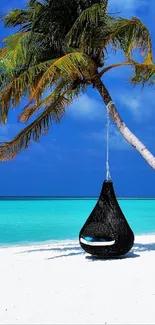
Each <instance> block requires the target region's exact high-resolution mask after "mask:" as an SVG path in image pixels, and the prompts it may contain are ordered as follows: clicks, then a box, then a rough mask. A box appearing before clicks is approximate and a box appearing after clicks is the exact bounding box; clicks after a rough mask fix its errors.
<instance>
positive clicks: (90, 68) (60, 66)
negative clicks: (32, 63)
mask: <svg viewBox="0 0 155 325" xmlns="http://www.w3.org/2000/svg"><path fill="white" fill-rule="evenodd" d="M94 71H96V66H95V64H94V62H93V60H91V58H89V57H88V56H86V55H85V54H83V53H80V52H73V53H69V54H66V55H65V56H63V57H61V58H59V59H58V60H56V61H55V62H54V63H53V64H52V65H51V66H50V67H49V68H48V69H47V71H46V72H45V73H44V75H43V76H42V78H41V79H40V81H39V82H38V85H37V87H36V88H35V90H34V92H32V94H31V97H30V100H32V99H36V100H37V101H38V100H39V98H40V97H41V95H42V94H43V92H44V91H45V89H46V88H47V86H49V85H51V86H52V85H53V84H55V83H56V82H57V81H58V80H59V79H60V78H61V79H63V80H64V81H65V80H68V79H70V80H73V81H75V80H77V79H81V80H83V79H85V78H86V79H87V78H91V75H94Z"/></svg>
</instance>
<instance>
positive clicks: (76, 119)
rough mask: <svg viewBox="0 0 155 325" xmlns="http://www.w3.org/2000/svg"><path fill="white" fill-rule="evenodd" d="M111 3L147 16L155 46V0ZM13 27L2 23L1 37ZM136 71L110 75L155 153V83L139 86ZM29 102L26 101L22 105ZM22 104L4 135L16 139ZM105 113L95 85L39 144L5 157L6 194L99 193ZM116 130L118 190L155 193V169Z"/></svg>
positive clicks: (122, 108) (6, 4) (124, 111)
mask: <svg viewBox="0 0 155 325" xmlns="http://www.w3.org/2000/svg"><path fill="white" fill-rule="evenodd" d="M2 3H3V4H1V9H0V11H1V12H2V13H4V12H7V11H8V10H10V9H11V8H18V7H22V6H24V3H25V1H23V0H20V1H19V0H5V1H2ZM118 3H119V4H118ZM109 4H110V9H109V11H110V12H116V11H121V15H122V16H125V17H131V16H137V17H139V18H141V19H142V20H143V22H144V23H145V24H146V25H147V26H148V28H149V29H150V32H151V36H152V40H153V48H154V49H155V30H154V12H155V1H153V0H152V1H148V0H119V1H118V0H110V1H109ZM122 8H123V9H122ZM11 32H12V31H11V30H10V29H4V28H3V25H2V24H0V38H1V39H3V38H4V37H6V36H7V35H9V34H10V33H11ZM121 58H122V57H121V54H120V53H119V54H118V55H117V56H115V57H114V56H113V57H110V58H108V57H107V59H108V60H109V63H112V62H120V60H121ZM130 74H131V72H130V69H129V68H128V67H126V68H118V69H115V70H114V71H113V72H108V74H107V76H106V77H105V80H104V81H105V84H106V85H107V87H108V88H109V90H110V92H111V95H112V98H113V100H114V101H115V103H116V106H117V108H118V110H119V112H120V114H121V115H122V117H123V119H124V121H125V122H126V124H127V125H128V126H129V128H131V130H132V131H133V132H134V133H135V134H136V135H137V136H138V137H139V138H140V139H141V140H142V141H143V142H144V143H145V144H146V145H147V146H148V148H149V149H150V150H151V152H152V153H153V154H155V123H154V122H155V100H154V98H155V88H154V89H153V88H148V87H145V88H144V90H143V91H142V90H141V88H140V87H138V88H133V87H132V86H131V85H130V84H129V77H130ZM23 105H24V101H23V103H22V105H21V108H22V107H23ZM19 109H20V108H16V109H15V110H14V111H12V112H11V113H10V115H9V120H8V124H7V125H6V126H5V127H0V141H7V140H10V139H11V138H12V137H13V136H14V135H16V134H17V132H18V131H19V130H20V129H21V125H19V123H18V122H17V116H18V112H19ZM105 114H106V110H105V107H104V104H103V103H102V100H101V99H100V96H99V94H98V93H97V92H96V91H95V90H93V89H92V88H89V90H88V91H87V93H86V94H85V95H81V97H80V98H79V100H78V101H76V102H74V103H73V104H72V106H71V107H69V108H68V110H67V113H66V116H65V117H64V118H63V120H62V122H61V124H60V125H53V127H52V128H51V129H50V132H49V133H48V135H47V136H42V137H41V141H40V143H39V144H36V143H34V142H32V143H31V146H30V148H29V150H28V151H23V152H22V153H20V154H19V155H18V156H17V157H16V159H15V160H14V161H9V162H1V163H0V175H1V178H0V179H1V186H0V195H4V196H6V195H13V196H16V195H17V196H18V195H24V196H25V195H29V196H31V195H32V196H37V195H43V196H47V195H49V196H50V195H51V196H70V195H71V196H97V195H98V194H99V192H100V188H101V184H102V182H103V180H104V178H105V159H106V157H105V153H106V146H105ZM110 133H111V136H110V165H111V175H112V179H113V181H114V186H115V189H116V193H117V195H118V196H130V197H135V196H140V197H149V196H151V197H155V186H154V184H155V171H153V170H152V169H151V168H150V167H149V166H148V165H147V163H146V162H145V161H144V160H143V158H141V156H140V155H139V153H138V152H136V151H135V150H134V149H133V148H131V147H130V146H129V145H128V143H127V142H125V140H123V138H122V136H121V135H120V134H119V133H118V131H117V130H116V128H115V126H114V125H113V124H111V131H110Z"/></svg>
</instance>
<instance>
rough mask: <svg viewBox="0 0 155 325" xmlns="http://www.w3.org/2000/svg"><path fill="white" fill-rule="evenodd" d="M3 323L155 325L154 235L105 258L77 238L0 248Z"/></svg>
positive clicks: (0, 316)
mask: <svg viewBox="0 0 155 325" xmlns="http://www.w3.org/2000/svg"><path fill="white" fill-rule="evenodd" d="M0 260H1V277H0V288H1V291H0V301H1V307H0V324H7V325H11V324H15V325H16V324H25V325H26V324H28V325H30V324H53V325H54V324H81V325H82V324H155V311H154V306H155V277H154V269H155V234H147V235H137V236H135V244H134V247H133V248H132V249H131V251H130V252H129V253H127V254H126V255H125V256H124V257H120V258H117V259H110V260H101V259H97V258H93V257H92V256H91V255H89V254H85V253H84V251H83V250H82V249H81V247H80V245H79V243H78V240H65V241H54V242H52V243H51V242H50V243H49V242H48V243H47V242H46V243H41V244H40V243H39V244H38V243H37V245H36V244H33V245H26V246H25V245H24V246H11V247H8V248H4V247H3V248H2V247H0Z"/></svg>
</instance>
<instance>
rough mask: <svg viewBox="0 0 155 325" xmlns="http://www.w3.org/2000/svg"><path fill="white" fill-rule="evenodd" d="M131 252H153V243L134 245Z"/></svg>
mask: <svg viewBox="0 0 155 325" xmlns="http://www.w3.org/2000/svg"><path fill="white" fill-rule="evenodd" d="M132 251H133V252H136V253H141V252H151V251H155V243H149V244H141V243H135V244H134V246H133V248H132Z"/></svg>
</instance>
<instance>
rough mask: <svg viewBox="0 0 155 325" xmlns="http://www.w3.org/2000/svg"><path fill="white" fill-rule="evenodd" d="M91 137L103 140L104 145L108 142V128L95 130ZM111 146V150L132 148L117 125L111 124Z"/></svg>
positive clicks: (99, 140)
mask: <svg viewBox="0 0 155 325" xmlns="http://www.w3.org/2000/svg"><path fill="white" fill-rule="evenodd" d="M91 138H92V139H93V140H95V141H98V142H102V143H103V144H104V145H105V144H106V130H105V129H104V130H101V131H97V132H93V133H92V134H91ZM109 148H110V150H130V149H131V146H130V145H129V143H128V142H127V141H126V140H125V139H124V138H123V136H122V135H121V133H120V132H119V131H118V130H117V129H116V127H115V126H114V125H113V124H111V125H110V133H109Z"/></svg>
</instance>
